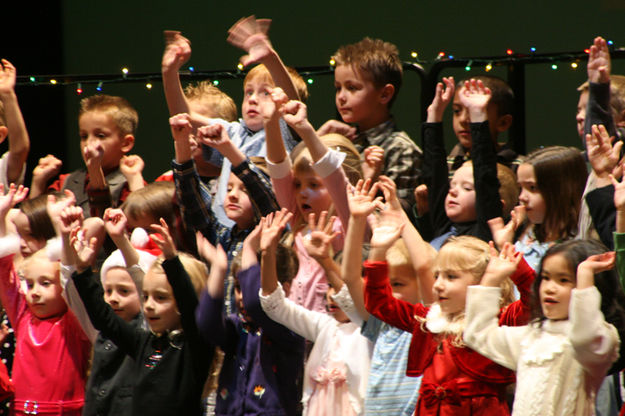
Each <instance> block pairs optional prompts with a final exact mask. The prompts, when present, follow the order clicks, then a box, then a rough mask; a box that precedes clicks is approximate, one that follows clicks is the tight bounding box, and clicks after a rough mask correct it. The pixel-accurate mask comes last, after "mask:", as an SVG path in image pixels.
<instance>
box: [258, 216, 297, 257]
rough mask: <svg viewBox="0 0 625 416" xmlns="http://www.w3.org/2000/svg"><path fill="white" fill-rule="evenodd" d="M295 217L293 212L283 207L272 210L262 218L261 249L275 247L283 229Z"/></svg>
mask: <svg viewBox="0 0 625 416" xmlns="http://www.w3.org/2000/svg"><path fill="white" fill-rule="evenodd" d="M291 218H293V214H292V213H290V212H289V211H287V210H286V208H283V209H282V210H280V211H276V212H272V213H271V214H269V215H267V216H266V217H264V218H263V219H261V222H260V224H261V227H260V250H261V251H266V250H269V249H275V248H276V247H277V246H278V242H279V241H280V236H281V235H282V231H284V229H285V228H286V225H287V224H288V223H289V221H291Z"/></svg>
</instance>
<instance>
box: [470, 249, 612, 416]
mask: <svg viewBox="0 0 625 416" xmlns="http://www.w3.org/2000/svg"><path fill="white" fill-rule="evenodd" d="M515 262H516V259H515V254H514V253H513V251H512V250H504V251H503V253H502V255H501V256H500V258H497V257H492V256H491V264H489V267H488V271H487V273H486V274H485V276H484V278H483V279H482V282H481V286H472V287H470V288H469V289H468V293H467V327H466V329H465V333H464V339H465V341H466V342H467V344H468V345H470V346H471V347H472V348H475V349H476V350H477V351H479V352H480V353H482V354H484V355H485V356H487V357H489V358H491V359H493V360H494V361H495V362H497V363H500V364H501V365H504V366H505V367H508V368H510V369H512V370H515V371H516V373H517V386H516V393H515V399H514V406H513V414H518V415H534V414H535V415H545V414H553V415H590V414H594V413H595V412H594V408H595V394H596V392H597V389H598V388H599V386H600V385H601V382H602V381H603V378H604V376H605V374H606V372H607V370H608V368H610V365H611V364H612V362H613V361H614V360H616V358H617V357H618V345H619V337H618V333H617V331H616V329H615V328H614V327H613V326H612V325H610V324H608V323H607V322H606V321H605V320H604V314H603V313H607V312H608V311H609V312H611V313H613V312H614V311H615V310H618V309H620V307H619V306H618V305H617V304H616V302H615V298H614V294H615V293H616V291H617V290H618V283H617V277H616V276H615V274H614V273H613V272H610V269H612V267H613V266H614V253H613V252H610V253H606V252H605V249H604V248H601V245H600V244H599V243H597V242H593V241H592V240H571V241H567V242H565V243H561V244H557V245H555V246H553V247H552V248H550V249H549V250H548V251H547V253H546V254H545V257H544V258H543V260H542V263H541V266H540V270H539V273H538V279H536V280H535V281H534V292H533V305H534V310H533V317H534V319H533V320H532V322H531V323H530V324H529V325H527V326H523V327H516V328H508V327H499V326H498V325H497V314H498V310H497V308H496V307H495V305H496V303H497V301H498V299H499V298H500V296H501V293H500V290H499V289H498V288H497V286H498V285H499V283H500V282H501V279H503V278H505V277H506V276H507V275H508V274H509V273H510V272H512V271H514V268H515ZM595 275H597V277H596V285H597V286H596V287H595V286H594V285H595ZM602 312H603V313H602Z"/></svg>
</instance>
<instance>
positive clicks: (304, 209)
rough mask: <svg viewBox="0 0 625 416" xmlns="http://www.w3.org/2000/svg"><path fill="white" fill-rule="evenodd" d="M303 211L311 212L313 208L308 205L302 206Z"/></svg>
mask: <svg viewBox="0 0 625 416" xmlns="http://www.w3.org/2000/svg"><path fill="white" fill-rule="evenodd" d="M301 206H302V211H310V210H311V209H312V207H311V206H310V205H308V204H302V205H301Z"/></svg>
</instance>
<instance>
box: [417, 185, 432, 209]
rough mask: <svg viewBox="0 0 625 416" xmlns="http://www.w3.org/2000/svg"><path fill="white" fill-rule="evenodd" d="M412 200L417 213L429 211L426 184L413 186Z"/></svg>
mask: <svg viewBox="0 0 625 416" xmlns="http://www.w3.org/2000/svg"><path fill="white" fill-rule="evenodd" d="M414 200H415V205H416V206H417V213H418V215H420V216H421V215H425V214H427V213H428V212H430V203H429V202H428V186H427V185H426V184H421V185H419V186H417V187H416V188H414Z"/></svg>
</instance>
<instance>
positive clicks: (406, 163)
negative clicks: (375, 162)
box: [317, 38, 423, 210]
mask: <svg viewBox="0 0 625 416" xmlns="http://www.w3.org/2000/svg"><path fill="white" fill-rule="evenodd" d="M332 59H333V60H334V61H335V62H336V67H335V68H334V86H335V88H336V97H335V103H336V109H337V111H338V112H339V114H340V115H341V118H342V119H343V121H344V122H345V123H354V124H356V125H357V126H358V131H359V133H358V135H355V137H354V138H353V139H352V140H353V142H354V145H356V148H357V149H358V152H359V153H360V154H361V155H364V154H365V150H366V149H368V148H370V147H371V146H375V147H377V148H381V150H383V153H384V161H383V166H382V168H381V169H380V172H379V173H380V174H382V175H386V176H388V177H390V178H391V179H392V180H393V181H394V182H395V183H396V184H397V195H398V197H399V200H400V201H401V203H402V206H403V207H404V209H406V210H408V209H409V208H410V207H412V206H413V205H414V196H413V189H414V188H415V187H416V186H417V185H418V184H419V182H420V180H421V163H422V158H423V153H422V152H421V149H419V147H418V146H417V145H416V144H415V143H414V142H413V141H412V139H410V137H408V135H407V134H406V132H404V131H399V130H398V129H397V127H396V125H395V122H394V120H393V117H392V115H391V113H390V108H391V105H392V104H393V101H394V100H395V97H397V94H398V93H399V88H400V86H401V84H402V76H403V74H402V72H403V69H402V63H401V60H400V59H399V53H398V51H397V47H396V46H395V45H393V44H392V43H389V42H384V41H382V40H380V39H371V38H364V39H363V40H361V41H360V42H357V43H354V44H351V45H345V46H341V47H340V48H339V49H338V51H336V53H335V54H334V56H333V57H332ZM331 122H333V123H330V122H328V123H326V124H324V125H323V126H322V127H321V128H320V129H319V131H318V132H317V134H318V135H319V136H323V135H325V134H328V133H339V134H343V135H346V129H345V125H343V126H342V128H338V129H337V128H336V127H333V126H336V123H337V122H336V121H335V120H331ZM347 127H348V126H347ZM347 131H349V130H347ZM372 179H373V180H376V179H377V175H376V176H375V177H373V178H372Z"/></svg>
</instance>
